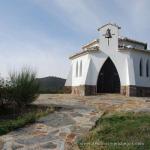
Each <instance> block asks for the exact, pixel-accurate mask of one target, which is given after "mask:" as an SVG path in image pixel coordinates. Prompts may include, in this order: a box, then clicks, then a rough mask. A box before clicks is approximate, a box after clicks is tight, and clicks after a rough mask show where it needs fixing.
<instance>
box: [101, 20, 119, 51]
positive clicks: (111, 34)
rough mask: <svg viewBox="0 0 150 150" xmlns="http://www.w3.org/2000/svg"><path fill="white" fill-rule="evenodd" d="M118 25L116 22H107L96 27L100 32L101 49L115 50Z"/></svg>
mask: <svg viewBox="0 0 150 150" xmlns="http://www.w3.org/2000/svg"><path fill="white" fill-rule="evenodd" d="M119 29H120V27H119V26H118V25H116V24H112V23H108V24H105V25H103V26H102V27H100V28H99V29H98V31H99V32H100V49H101V50H102V51H103V50H104V51H107V50H111V51H112V50H117V49H118V37H119Z"/></svg>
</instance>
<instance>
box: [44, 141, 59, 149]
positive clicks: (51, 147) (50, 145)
mask: <svg viewBox="0 0 150 150" xmlns="http://www.w3.org/2000/svg"><path fill="white" fill-rule="evenodd" d="M41 147H42V148H46V149H55V148H57V144H55V143H53V142H48V143H45V144H43V145H41Z"/></svg>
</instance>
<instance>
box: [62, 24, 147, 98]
mask: <svg viewBox="0 0 150 150" xmlns="http://www.w3.org/2000/svg"><path fill="white" fill-rule="evenodd" d="M120 29H121V27H119V26H118V25H116V24H112V23H108V24H105V25H103V26H102V27H100V28H99V29H98V31H99V33H100V34H99V37H98V38H97V39H95V40H93V41H91V42H90V43H88V44H86V45H84V46H83V47H82V48H81V50H80V51H79V52H77V53H75V54H74V55H72V56H70V58H69V59H70V60H71V69H70V72H69V74H68V78H67V80H66V83H65V91H68V92H71V93H72V94H75V95H81V96H85V95H95V94H97V93H121V94H123V95H126V96H150V51H149V50H148V49H147V43H144V42H141V41H137V40H133V39H130V38H127V37H123V36H121V35H120Z"/></svg>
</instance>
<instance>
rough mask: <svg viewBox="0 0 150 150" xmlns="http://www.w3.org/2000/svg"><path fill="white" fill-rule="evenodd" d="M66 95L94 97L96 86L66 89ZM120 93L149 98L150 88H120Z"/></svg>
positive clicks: (131, 86) (132, 86)
mask: <svg viewBox="0 0 150 150" xmlns="http://www.w3.org/2000/svg"><path fill="white" fill-rule="evenodd" d="M67 88H68V91H69V92H68V93H71V94H73V95H78V96H88V95H96V94H97V91H96V86H94V85H80V86H73V87H67ZM120 93H121V94H122V95H125V96H140V97H149V96H150V87H139V86H135V85H128V86H121V89H120Z"/></svg>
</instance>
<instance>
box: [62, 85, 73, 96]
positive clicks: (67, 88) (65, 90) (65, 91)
mask: <svg viewBox="0 0 150 150" xmlns="http://www.w3.org/2000/svg"><path fill="white" fill-rule="evenodd" d="M71 92H72V87H71V86H65V87H64V93H66V94H71Z"/></svg>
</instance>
